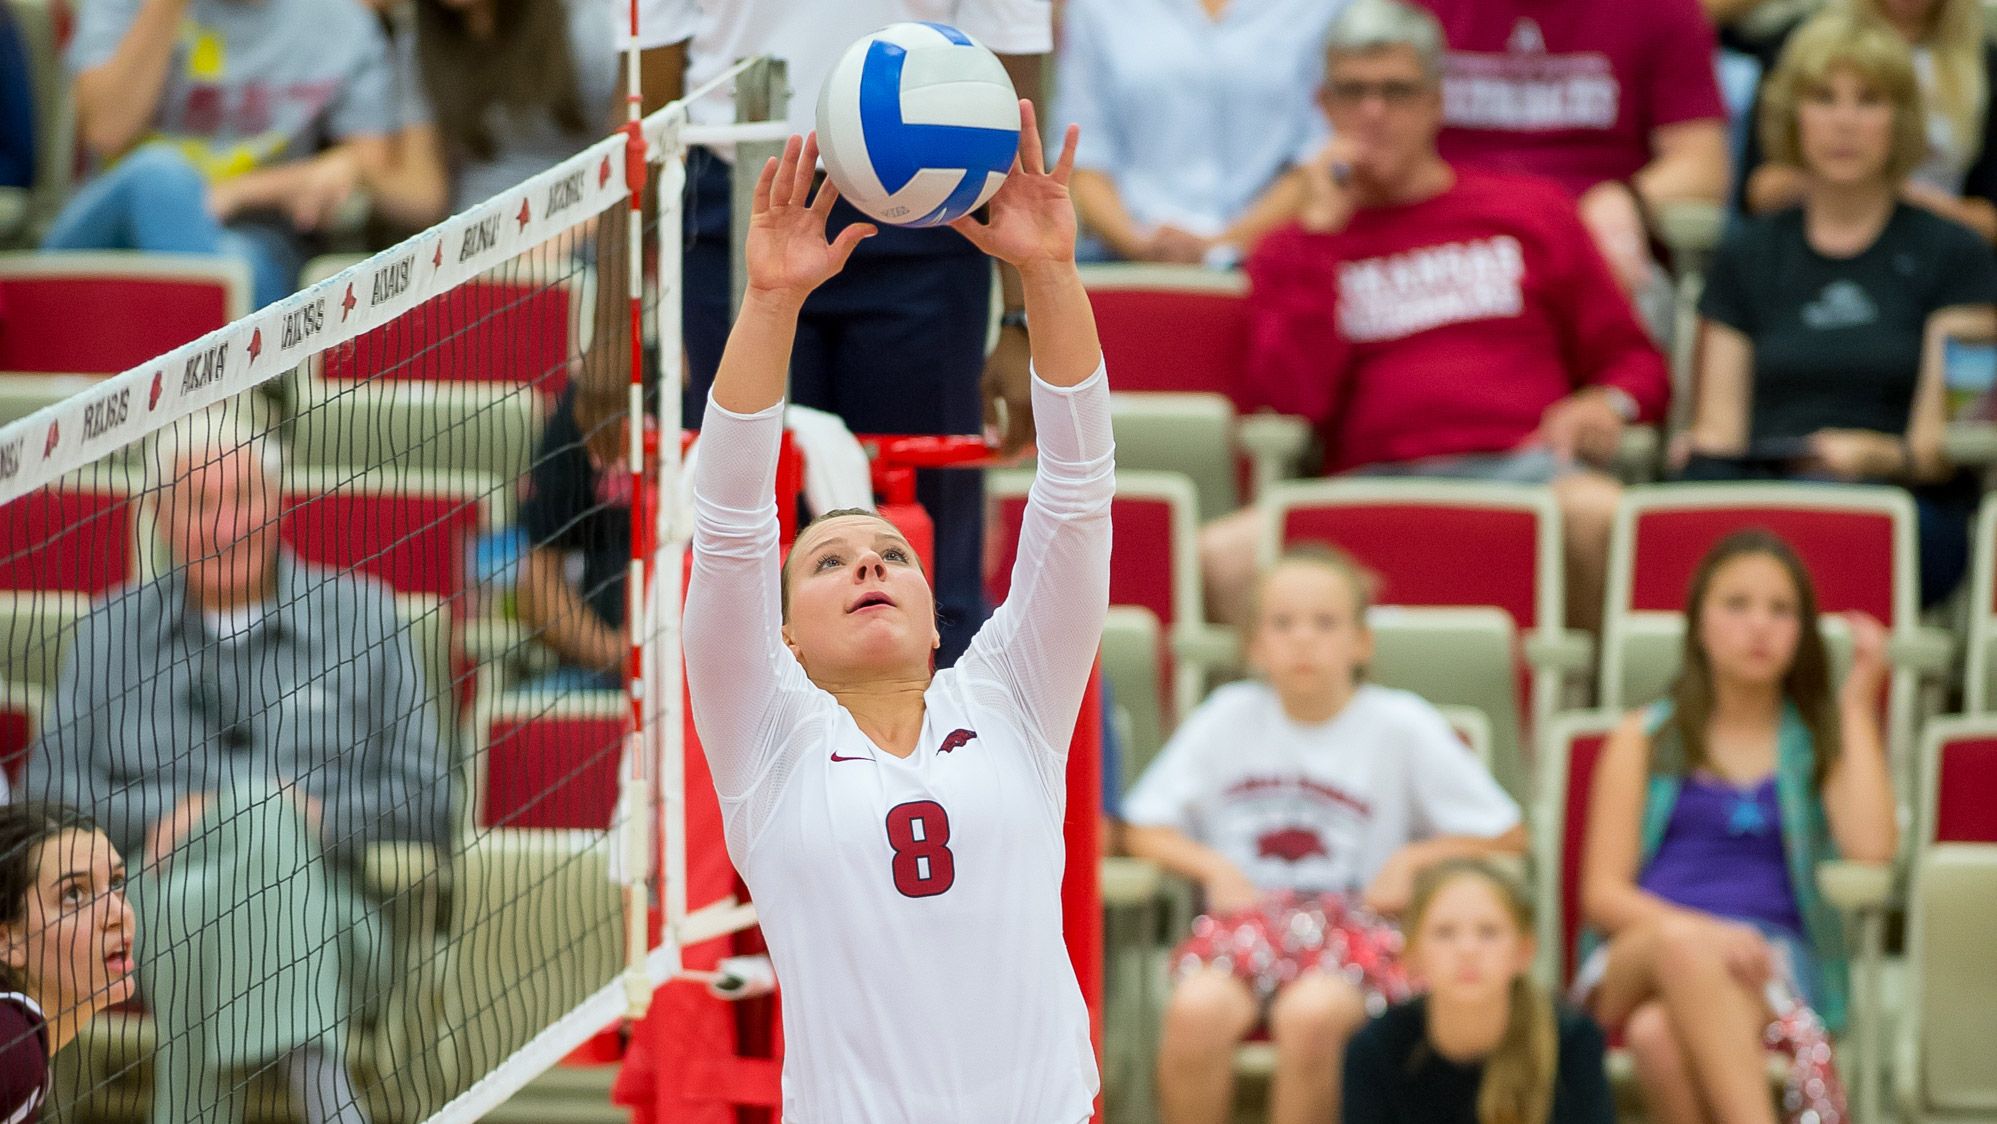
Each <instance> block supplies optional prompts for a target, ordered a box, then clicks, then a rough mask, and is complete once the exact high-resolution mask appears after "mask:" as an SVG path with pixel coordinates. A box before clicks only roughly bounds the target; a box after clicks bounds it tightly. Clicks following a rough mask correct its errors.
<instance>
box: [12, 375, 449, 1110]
mask: <svg viewBox="0 0 1997 1124" xmlns="http://www.w3.org/2000/svg"><path fill="white" fill-rule="evenodd" d="M239 401H240V400H239ZM245 414H246V411H245V410H244V409H242V408H240V407H239V406H238V407H224V408H222V409H220V410H216V411H209V412H207V413H203V414H197V415H195V416H193V417H191V418H188V419H185V420H183V421H181V422H179V423H176V424H175V425H174V426H173V427H171V428H169V429H167V430H164V431H162V433H161V436H160V438H159V439H158V440H157V442H156V444H155V445H154V446H153V448H152V449H151V450H150V453H151V458H150V463H149V464H148V466H147V467H148V470H149V471H150V472H151V473H152V474H153V475H152V480H153V481H155V482H156V484H157V490H156V491H155V493H154V494H156V495H157V496H158V529H159V532H160V538H161V542H162V544H163V548H164V551H165V557H164V561H165V562H166V563H167V565H165V566H163V567H162V571H163V572H162V573H161V574H160V575H159V576H158V577H156V578H152V579H150V580H147V581H144V582H143V583H142V584H139V585H137V586H134V587H130V588H127V589H124V590H121V591H118V592H115V593H113V594H111V595H110V596H108V597H107V598H106V599H105V600H104V601H103V602H102V603H101V604H99V605H98V606H97V607H96V608H95V609H94V610H93V611H92V612H91V613H90V614H89V615H88V616H86V617H84V618H83V619H82V620H81V621H79V622H78V623H77V626H76V629H75V633H74V636H73V637H72V638H71V640H70V647H69V652H68V655H67V657H66V660H65V666H64V669H63V672H62V675H61V677H60V678H59V679H58V680H57V681H56V683H55V685H54V686H53V687H52V688H51V689H50V691H49V695H48V703H47V707H48V709H47V716H46V721H45V723H44V726H43V732H42V737H41V740H40V741H39V742H38V743H37V744H36V745H35V747H34V749H33V751H32V755H31V757H30V759H29V765H28V772H27V784H26V787H27V789H28V790H29V791H30V792H32V793H34V794H35V795H37V796H38V797H42V798H49V799H60V800H63V801H66V802H69V803H73V804H76V805H77V806H79V807H88V808H93V809H95V810H96V812H97V814H98V815H99V816H101V818H102V822H103V823H104V826H105V831H106V834H108V835H109V837H110V839H111V841H112V842H113V843H114V844H115V845H116V846H117V847H118V849H119V850H120V851H121V852H122V853H124V854H128V855H142V856H144V858H145V863H144V865H143V866H142V867H141V868H140V871H139V876H138V877H137V878H135V879H134V880H133V882H132V885H131V891H130V892H131V895H132V900H133V905H134V906H135V907H136V908H137V911H138V916H139V918H140V922H141V927H142V931H143V932H144V934H145V940H144V941H142V942H141V943H140V946H139V953H140V956H141V958H142V961H143V964H144V968H145V971H144V988H145V993H146V999H147V1001H148V1003H149V1004H150V1006H151V1007H152V1010H153V1017H154V1019H155V1022H156V1024H157V1026H158V1028H159V1047H158V1054H157V1068H156V1076H155V1084H154V1093H153V1119H154V1120H155V1121H157V1122H158V1124H180V1122H182V1121H187V1120H193V1119H197V1118H198V1119H221V1120H236V1119H240V1118H241V1110H242V1107H243V1106H242V1103H241V1095H242V1094H241V1089H242V1086H243V1081H244V1075H245V1074H246V1073H247V1072H250V1071H255V1070H258V1069H262V1068H265V1067H271V1066H275V1067H276V1068H277V1069H278V1070H279V1071H280V1072H282V1073H283V1074H284V1075H285V1076H286V1078H287V1079H288V1081H289V1083H290V1086H291V1089H292V1092H293V1097H294V1099H295V1101H296V1102H297V1103H298V1105H299V1106H300V1107H301V1108H302V1109H303V1111H304V1114H305V1118H306V1120H308V1121H310V1122H311V1124H321V1122H324V1121H340V1122H343V1124H350V1122H355V1121H364V1120H365V1119H366V1117H365V1115H364V1114H363V1112H362V1110H361V1108H360V1106H359V1104H358V1103H357V1102H356V1100H355V1095H354V1090H353V1086H352V1083H351V1081H350V1080H349V1077H348V1074H347V1071H346V1064H345V1057H344V1055H345V1046H346V1041H347V1022H348V1018H349V1015H350V1014H351V1013H352V1012H353V1011H354V1009H355V1002H356V1001H357V1000H361V1001H365V999H366V998H367V997H374V996H379V995H380V994H381V993H382V991H383V989H384V987H385V981H384V980H383V979H382V978H381V976H382V974H383V972H384V970H385V969H387V968H388V967H390V966H389V965H387V964H386V963H385V961H386V959H387V957H386V956H385V951H386V949H387V948H388V947H390V945H389V943H388V940H387V936H386V934H384V933H383V932H382V931H381V930H382V925H383V919H382V917H381V916H380V914H379V912H378V910H377V909H376V907H375V905H374V904H373V903H372V902H370V901H369V900H368V899H367V898H366V896H365V895H364V893H363V891H362V888H361V886H360V883H359V861H360V858H361V855H362V852H363V850H364V848H365V847H366V846H367V845H368V844H370V843H374V842H378V841H384V840H420V841H424V842H429V843H435V844H441V843H442V842H443V841H444V840H445V838H446V837H447V835H448V833H449V831H450V824H451V822H452V820H451V785H450V776H449V769H448V764H447V762H446V761H445V759H444V752H443V750H442V748H441V747H440V746H439V745H438V721H437V715H436V714H434V713H433V712H432V709H431V698H430V694H429V692H428V689H427V687H426V684H425V683H424V678H423V674H422V671H421V670H420V668H419V666H418V664H417V660H416V654H415V652H414V650H413V648H412V646H411V643H410V640H409V637H408V633H407V632H406V631H405V630H404V629H403V627H402V624H401V621H400V618H399V617H398V614H397V610H396V605H395V600H394V598H393V596H392V595H391V594H390V592H389V591H388V590H387V589H386V588H384V587H382V586H380V585H378V584H376V583H375V582H373V581H372V580H370V579H367V578H363V577H359V576H356V575H354V574H352V573H345V572H335V571H331V570H325V569H321V568H319V567H317V566H313V565H311V564H308V563H306V562H304V561H302V560H301V559H299V558H298V557H296V556H295V555H293V554H291V553H290V552H289V551H287V550H285V549H284V548H283V547H281V546H280V545H279V521H278V507H277V505H278V481H279V472H280V464H279V461H278V450H277V447H276V445H275V444H274V443H273V442H272V441H271V440H270V439H268V438H266V437H264V436H263V435H262V434H261V433H260V432H259V431H258V430H257V429H256V428H255V427H254V426H252V425H251V424H250V422H249V420H248V419H247V418H246V417H245ZM211 1113H215V1114H217V1115H212V1116H211V1115H210V1114H211Z"/></svg>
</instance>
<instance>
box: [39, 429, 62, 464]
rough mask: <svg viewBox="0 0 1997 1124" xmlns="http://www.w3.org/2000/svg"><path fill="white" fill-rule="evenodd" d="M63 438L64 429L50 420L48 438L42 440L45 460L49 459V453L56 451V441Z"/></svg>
mask: <svg viewBox="0 0 1997 1124" xmlns="http://www.w3.org/2000/svg"><path fill="white" fill-rule="evenodd" d="M61 440H62V429H61V428H60V427H59V426H58V425H57V424H56V423H55V422H50V423H49V435H48V439H47V440H45V441H43V442H42V459H43V460H47V459H49V454H50V453H53V452H55V447H56V443H57V442H59V441H61Z"/></svg>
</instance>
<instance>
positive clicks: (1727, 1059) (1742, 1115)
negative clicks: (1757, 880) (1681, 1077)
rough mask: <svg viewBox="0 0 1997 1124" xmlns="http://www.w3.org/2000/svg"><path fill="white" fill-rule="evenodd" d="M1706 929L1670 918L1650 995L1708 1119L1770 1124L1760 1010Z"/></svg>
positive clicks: (1709, 925) (1764, 1016) (1764, 1014)
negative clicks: (1660, 1007)
mask: <svg viewBox="0 0 1997 1124" xmlns="http://www.w3.org/2000/svg"><path fill="white" fill-rule="evenodd" d="M1714 924H1715V923H1714V922H1710V921H1705V920H1702V919H1698V918H1691V919H1676V923H1674V922H1673V921H1667V922H1666V923H1665V924H1664V925H1663V926H1662V927H1661V928H1660V930H1659V932H1658V942H1657V958H1656V979H1657V991H1658V994H1659V995H1660V996H1661V997H1662V998H1663V1000H1664V1006H1665V1009H1666V1010H1667V1011H1669V1012H1670V1014H1671V1025H1672V1027H1673V1028H1674V1029H1676V1030H1677V1032H1678V1040H1679V1042H1680V1043H1681V1044H1683V1045H1684V1047H1685V1056H1686V1060H1687V1061H1688V1062H1689V1063H1690V1065H1691V1069H1692V1072H1693V1074H1694V1075H1695V1076H1696V1077H1697V1084H1698V1087H1699V1089H1700V1091H1701V1092H1702V1093H1703V1094H1704V1096H1705V1103H1706V1106H1707V1108H1708V1109H1709V1110H1711V1112H1712V1114H1713V1119H1715V1120H1717V1121H1720V1124H1775V1119H1776V1117H1775V1099H1774V1097H1772V1096H1771V1095H1770V1094H1769V1088H1768V1065H1767V1054H1766V1053H1765V1052H1764V1051H1763V1049H1762V1043H1761V1036H1762V1033H1763V1032H1764V1031H1765V1030H1766V1029H1767V1027H1768V1007H1767V1005H1766V1004H1765V1003H1764V1002H1763V1001H1762V998H1761V996H1759V995H1757V994H1755V993H1754V992H1752V991H1750V990H1748V988H1747V987H1745V986H1743V985H1742V984H1741V983H1740V981H1739V980H1736V979H1735V978H1734V976H1733V973H1732V972H1731V971H1729V970H1728V968H1727V965H1726V962H1725V961H1724V960H1723V959H1722V958H1721V955H1720V953H1719V951H1718V943H1719V942H1717V941H1715V940H1714V939H1713V936H1712V933H1713V927H1714Z"/></svg>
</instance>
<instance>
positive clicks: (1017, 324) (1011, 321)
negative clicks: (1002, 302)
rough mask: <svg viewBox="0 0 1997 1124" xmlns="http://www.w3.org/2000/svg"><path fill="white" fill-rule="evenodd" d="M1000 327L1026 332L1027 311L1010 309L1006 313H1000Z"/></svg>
mask: <svg viewBox="0 0 1997 1124" xmlns="http://www.w3.org/2000/svg"><path fill="white" fill-rule="evenodd" d="M999 327H1001V328H1018V329H1019V330H1020V331H1022V332H1024V331H1026V330H1027V328H1026V310H1025V309H1023V308H1008V309H1006V310H1005V311H1004V312H1001V313H999Z"/></svg>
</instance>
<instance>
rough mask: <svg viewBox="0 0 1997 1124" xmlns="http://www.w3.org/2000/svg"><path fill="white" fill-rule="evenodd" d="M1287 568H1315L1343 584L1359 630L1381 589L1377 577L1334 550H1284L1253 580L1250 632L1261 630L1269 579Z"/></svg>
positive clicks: (1313, 547)
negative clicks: (1348, 591)
mask: <svg viewBox="0 0 1997 1124" xmlns="http://www.w3.org/2000/svg"><path fill="white" fill-rule="evenodd" d="M1287 566H1310V567H1315V568H1317V569H1320V570H1323V571H1325V572H1327V573H1329V574H1332V575H1334V576H1336V577H1337V578H1338V579H1339V580H1340V581H1343V582H1344V583H1345V586H1346V588H1347V589H1350V590H1351V591H1352V612H1353V615H1354V616H1355V617H1356V618H1357V619H1358V622H1359V623H1360V624H1361V625H1362V626H1363V625H1364V624H1365V623H1366V611H1367V610H1368V609H1371V608H1372V607H1373V597H1374V594H1375V593H1377V592H1378V590H1379V588H1380V579H1379V576H1378V575H1376V574H1374V573H1373V571H1371V570H1368V569H1367V568H1366V567H1364V566H1361V565H1360V564H1359V562H1358V560H1356V559H1354V558H1353V557H1352V556H1351V555H1350V554H1347V553H1345V552H1344V551H1343V550H1340V549H1339V548H1337V547H1335V546H1330V545H1327V544H1324V543H1304V544H1301V545H1298V546H1292V547H1286V548H1284V550H1283V553H1282V554H1280V555H1278V556H1277V558H1276V561H1275V562H1274V563H1272V564H1270V565H1269V566H1268V568H1266V569H1264V570H1263V571H1262V573H1261V575H1260V576H1259V577H1257V578H1256V579H1255V589H1254V592H1253V593H1252V594H1251V595H1250V597H1249V602H1248V627H1249V630H1250V631H1251V632H1252V631H1254V630H1255V629H1258V628H1260V627H1262V603H1263V601H1264V599H1265V598H1266V597H1267V596H1268V592H1269V582H1270V579H1272V578H1274V577H1275V576H1276V571H1278V570H1281V569H1283V568H1284V567H1287Z"/></svg>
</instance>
